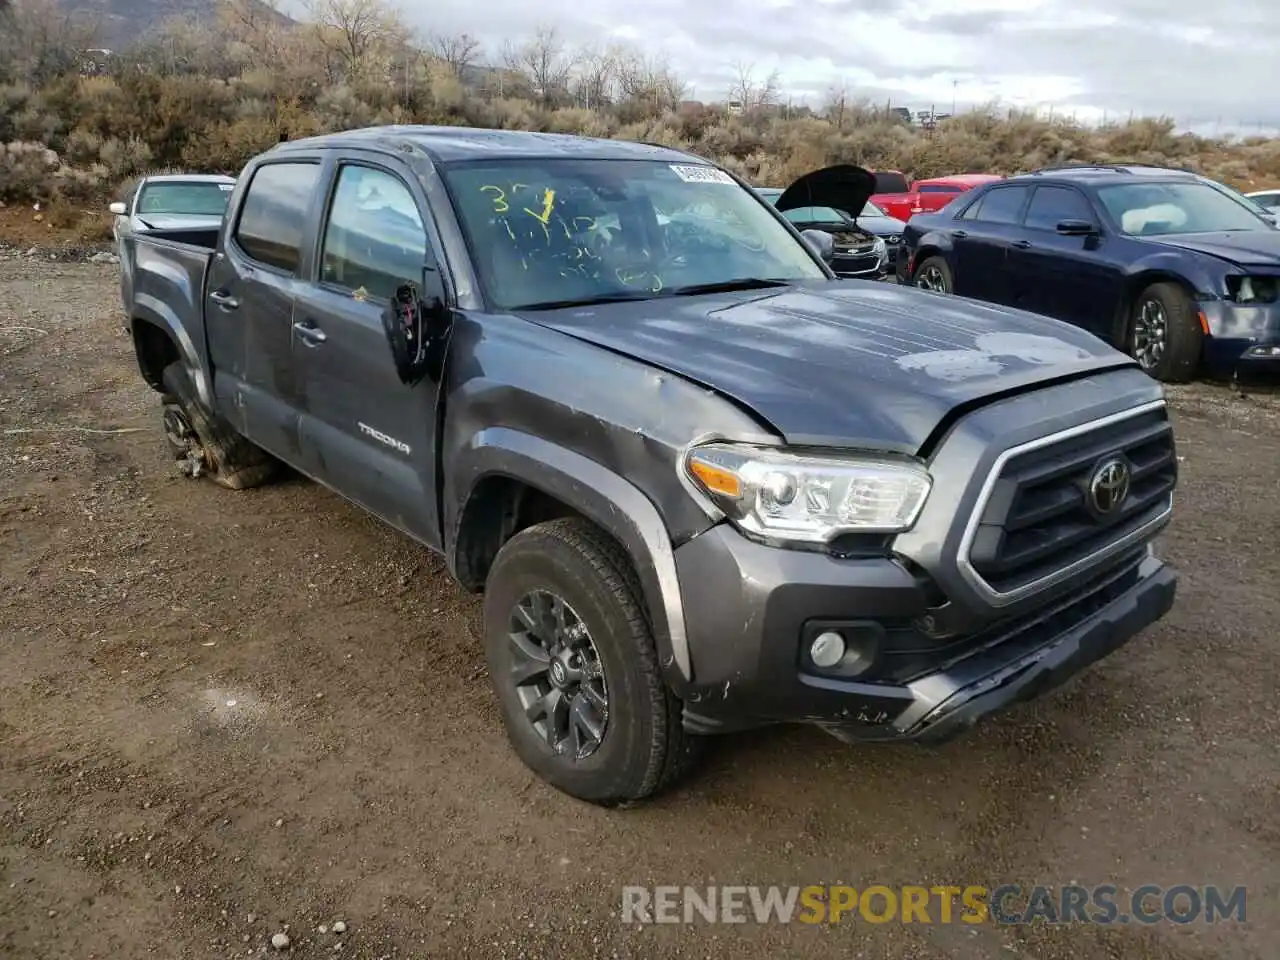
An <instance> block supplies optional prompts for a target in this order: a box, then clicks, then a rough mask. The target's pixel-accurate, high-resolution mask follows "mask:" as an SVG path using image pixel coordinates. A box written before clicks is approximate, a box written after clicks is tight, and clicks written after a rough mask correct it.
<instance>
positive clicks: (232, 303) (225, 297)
mask: <svg viewBox="0 0 1280 960" xmlns="http://www.w3.org/2000/svg"><path fill="white" fill-rule="evenodd" d="M209 299H210V300H212V301H213V302H214V303H216V304H217V305H218V306H220V307H221V308H222V309H223V310H235V309H236V308H237V307H239V306H240V301H239V300H237V299H236V298H235V297H233V296H232V295H231V294H229V293H227V292H226V291H225V290H215V291H213V293H211V294H209Z"/></svg>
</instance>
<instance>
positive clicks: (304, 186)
mask: <svg viewBox="0 0 1280 960" xmlns="http://www.w3.org/2000/svg"><path fill="white" fill-rule="evenodd" d="M319 180H320V163H319V161H309V160H287V161H270V162H267V163H264V164H262V165H261V166H260V167H258V169H257V170H255V171H254V173H253V179H252V180H250V181H249V188H248V190H247V191H246V193H245V198H244V202H243V203H242V204H241V206H240V215H239V217H238V219H237V220H236V228H235V232H234V233H233V234H232V238H233V240H234V242H235V244H236V246H237V247H239V248H240V250H241V252H243V253H244V255H245V256H247V257H248V258H249V259H250V260H253V261H254V262H255V263H259V264H262V265H263V266H266V267H270V268H272V269H274V270H279V271H282V272H284V273H296V272H297V269H298V265H299V263H301V260H302V247H303V234H304V232H305V230H306V223H307V213H308V212H309V210H310V208H311V201H312V199H313V197H314V194H315V190H316V185H317V184H318V183H319Z"/></svg>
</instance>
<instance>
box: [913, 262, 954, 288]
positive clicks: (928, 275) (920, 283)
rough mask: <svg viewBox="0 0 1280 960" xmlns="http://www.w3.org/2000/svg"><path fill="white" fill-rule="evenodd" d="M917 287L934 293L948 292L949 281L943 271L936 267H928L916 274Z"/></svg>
mask: <svg viewBox="0 0 1280 960" xmlns="http://www.w3.org/2000/svg"><path fill="white" fill-rule="evenodd" d="M916 286H917V287H919V288H920V289H922V290H932V291H933V292H934V293H946V292H947V280H946V277H944V276H943V275H942V271H941V270H939V269H938V268H937V267H935V266H928V267H925V268H924V269H923V270H921V271H920V272H919V273H918V274H916Z"/></svg>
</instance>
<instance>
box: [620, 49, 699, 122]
mask: <svg viewBox="0 0 1280 960" xmlns="http://www.w3.org/2000/svg"><path fill="white" fill-rule="evenodd" d="M615 58H616V60H617V67H616V72H617V85H618V92H619V93H620V94H621V96H622V98H623V100H626V101H629V102H632V103H643V104H645V105H647V106H648V107H650V108H651V109H652V110H654V111H658V112H661V111H663V110H673V109H675V107H676V106H677V105H678V104H679V103H680V101H681V100H682V99H683V98H684V91H685V84H684V82H683V81H682V80H680V78H679V77H678V76H677V75H676V73H675V71H674V70H673V69H672V68H671V65H670V64H669V63H668V62H667V60H666V58H664V57H648V56H645V55H644V54H642V53H639V52H638V51H635V50H623V51H620V52H618V53H616V54H615Z"/></svg>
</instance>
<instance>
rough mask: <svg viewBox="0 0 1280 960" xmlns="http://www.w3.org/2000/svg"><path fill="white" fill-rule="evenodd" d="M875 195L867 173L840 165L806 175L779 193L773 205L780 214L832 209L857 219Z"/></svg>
mask: <svg viewBox="0 0 1280 960" xmlns="http://www.w3.org/2000/svg"><path fill="white" fill-rule="evenodd" d="M875 192H876V178H875V175H874V174H872V173H871V171H869V170H864V169H863V168H862V167H855V166H853V165H852V164H848V163H840V164H836V165H835V166H831V167H823V168H822V169H820V170H814V171H813V172H811V173H806V174H805V175H804V176H803V177H801V178H800V179H799V180H796V181H795V182H794V183H792V184H791V186H789V187H787V189H785V190H783V191H782V196H780V197H778V199H777V200H775V201H773V205H774V206H775V207H777V208H778V209H779V210H780V211H782V212H783V213H785V212H786V211H788V210H794V209H795V208H796V207H833V208H835V209H836V210H843V211H844V212H845V213H847V214H848V215H849V216H851V217H857V216H858V214H860V213H862V208H863V207H865V206H866V205H867V201H868V200H870V199H871V195H872V194H873V193H875Z"/></svg>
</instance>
